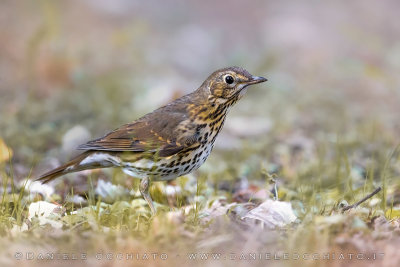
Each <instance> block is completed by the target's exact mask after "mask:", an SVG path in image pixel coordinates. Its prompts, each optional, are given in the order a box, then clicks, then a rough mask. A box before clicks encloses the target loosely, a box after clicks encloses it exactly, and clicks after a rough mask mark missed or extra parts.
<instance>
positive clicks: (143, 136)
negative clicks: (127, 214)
mask: <svg viewBox="0 0 400 267" xmlns="http://www.w3.org/2000/svg"><path fill="white" fill-rule="evenodd" d="M265 81H267V79H265V78H263V77H257V76H253V75H251V74H250V73H249V72H247V71H246V70H245V69H243V68H240V67H229V68H224V69H220V70H217V71H215V72H214V73H212V74H211V75H210V76H209V77H208V78H207V80H205V81H204V82H203V84H202V85H201V86H200V87H199V88H198V89H197V90H195V91H194V92H192V93H190V94H187V95H185V96H182V97H181V98H178V99H176V100H175V101H173V102H171V103H169V104H167V105H165V106H163V107H161V108H159V109H156V110H155V111H153V112H151V113H148V114H146V115H145V116H143V117H141V118H139V119H138V120H135V121H133V122H131V123H128V124H125V125H123V126H121V127H120V128H118V129H116V130H114V131H112V132H110V133H108V134H106V135H105V136H103V137H101V138H99V139H95V140H92V141H89V142H88V143H86V144H83V145H81V146H79V147H78V149H81V150H86V151H85V152H83V153H82V154H80V155H79V156H77V157H76V158H74V159H72V160H71V161H70V162H68V163H66V164H64V165H62V166H60V167H58V168H56V169H54V170H51V171H49V172H47V173H45V174H43V175H42V176H41V177H39V178H38V180H41V181H43V182H44V183H46V182H49V181H51V180H53V179H54V178H56V177H58V176H61V175H64V174H66V173H71V172H77V171H82V170H87V169H95V168H108V167H120V168H122V170H123V171H124V172H125V173H126V174H128V175H130V176H132V177H134V178H139V179H141V183H140V186H139V189H140V192H141V194H142V196H143V198H144V199H145V200H146V201H147V202H148V204H149V206H150V209H151V211H152V213H153V214H154V213H155V209H154V206H153V202H152V200H151V197H150V195H149V192H148V189H149V184H150V181H165V180H171V179H175V178H177V177H179V176H182V175H184V174H187V173H190V172H192V171H193V170H196V169H197V168H199V167H200V166H201V165H202V164H203V163H204V162H205V160H206V159H207V157H208V156H209V155H210V153H211V150H212V148H213V146H214V142H215V139H216V138H217V135H218V133H219V132H220V131H221V129H222V126H223V124H224V122H225V117H226V114H227V112H228V110H229V109H230V107H231V106H232V105H233V104H235V103H236V102H237V101H238V100H239V99H240V98H241V97H242V96H243V94H244V93H245V92H246V87H247V86H249V85H252V84H256V83H262V82H265Z"/></svg>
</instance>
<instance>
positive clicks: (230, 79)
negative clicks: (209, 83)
mask: <svg viewBox="0 0 400 267" xmlns="http://www.w3.org/2000/svg"><path fill="white" fill-rule="evenodd" d="M234 81H235V79H234V78H233V77H232V76H231V75H226V76H225V82H226V83H227V84H232V83H233V82H234Z"/></svg>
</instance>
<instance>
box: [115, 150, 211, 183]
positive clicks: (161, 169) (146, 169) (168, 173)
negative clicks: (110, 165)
mask: <svg viewBox="0 0 400 267" xmlns="http://www.w3.org/2000/svg"><path fill="white" fill-rule="evenodd" d="M212 148H213V144H204V145H201V146H200V147H199V148H198V149H196V150H193V151H191V152H190V153H187V154H186V155H180V154H179V153H178V154H176V155H173V156H171V157H166V158H161V159H158V160H157V161H154V160H152V159H140V160H137V161H134V162H122V166H121V167H122V170H123V171H124V172H125V173H126V174H128V175H130V176H132V177H135V178H139V179H142V178H145V177H149V178H151V179H152V180H155V181H157V180H159V181H162V180H164V181H165V180H172V179H175V178H177V177H179V176H182V175H185V174H188V173H190V172H192V171H194V170H196V169H198V168H199V167H200V166H201V165H203V163H204V162H205V161H206V160H207V158H208V156H209V155H210V153H211V150H212Z"/></svg>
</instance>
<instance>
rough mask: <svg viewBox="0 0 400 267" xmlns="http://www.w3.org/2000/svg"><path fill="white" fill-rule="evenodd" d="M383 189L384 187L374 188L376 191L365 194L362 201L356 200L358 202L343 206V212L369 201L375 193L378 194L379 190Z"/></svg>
mask: <svg viewBox="0 0 400 267" xmlns="http://www.w3.org/2000/svg"><path fill="white" fill-rule="evenodd" d="M381 190H382V187H378V188H377V189H375V190H374V192H372V193H371V194H369V195H367V196H365V197H364V198H363V199H361V200H360V201H358V202H356V203H354V204H352V205H348V206H346V207H343V208H342V212H344V211H346V210H349V209H352V208H355V207H357V206H358V205H360V204H361V203H363V202H365V201H367V200H368V199H370V198H371V197H373V196H374V195H376V194H378V193H379V191H381Z"/></svg>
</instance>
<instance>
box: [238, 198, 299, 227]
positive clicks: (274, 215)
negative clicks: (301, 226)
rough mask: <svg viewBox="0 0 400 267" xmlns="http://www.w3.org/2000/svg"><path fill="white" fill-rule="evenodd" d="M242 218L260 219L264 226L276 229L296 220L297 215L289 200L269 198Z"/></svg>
mask: <svg viewBox="0 0 400 267" xmlns="http://www.w3.org/2000/svg"><path fill="white" fill-rule="evenodd" d="M242 219H244V220H248V219H250V220H255V221H259V222H261V223H262V226H263V227H267V228H270V229H274V228H277V227H284V226H286V225H288V224H290V223H292V222H294V221H295V220H296V219H297V217H296V215H294V212H293V209H292V205H291V204H290V203H289V202H283V201H275V200H271V199H268V200H266V201H264V202H263V203H262V204H261V205H260V206H258V207H256V208H255V209H252V210H250V211H249V212H248V213H247V214H246V215H245V216H243V217H242Z"/></svg>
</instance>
